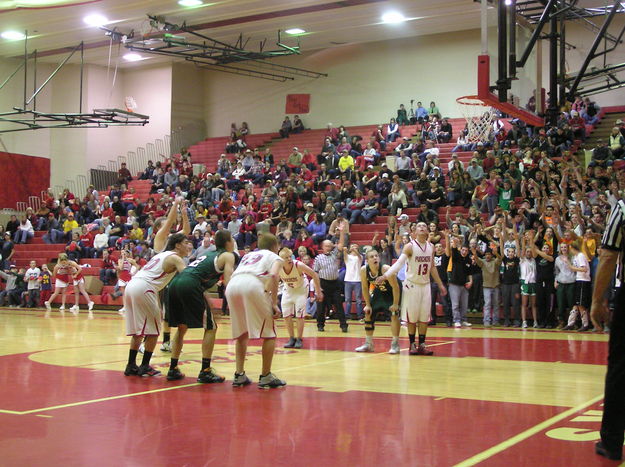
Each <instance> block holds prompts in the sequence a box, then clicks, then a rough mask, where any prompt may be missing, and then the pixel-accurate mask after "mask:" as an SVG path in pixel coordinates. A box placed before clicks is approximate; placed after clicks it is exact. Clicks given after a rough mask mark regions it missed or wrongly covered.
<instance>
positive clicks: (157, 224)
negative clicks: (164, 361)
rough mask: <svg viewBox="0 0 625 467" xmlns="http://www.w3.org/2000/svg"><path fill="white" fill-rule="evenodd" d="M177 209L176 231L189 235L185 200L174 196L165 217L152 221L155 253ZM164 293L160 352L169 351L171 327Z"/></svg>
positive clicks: (168, 233) (163, 246) (175, 215)
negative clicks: (180, 219)
mask: <svg viewBox="0 0 625 467" xmlns="http://www.w3.org/2000/svg"><path fill="white" fill-rule="evenodd" d="M178 210H180V212H181V216H182V217H181V218H182V229H181V230H180V231H179V232H178V233H183V234H185V235H189V234H190V233H191V225H190V223H189V215H188V212H187V202H186V201H185V200H184V199H183V198H176V199H175V200H174V202H173V204H172V206H171V208H170V209H169V212H168V213H167V217H159V218H158V219H156V220H155V221H154V232H156V233H155V234H154V243H153V245H152V247H153V248H154V251H156V252H157V253H161V252H162V251H163V250H164V249H165V245H166V244H167V239H168V238H169V236H170V234H171V229H172V228H173V227H174V224H175V223H176V220H177V219H178ZM165 293H166V291H165V289H163V291H162V292H161V293H160V295H159V298H160V301H161V311H162V316H163V344H162V345H161V351H162V352H171V341H170V336H171V328H170V327H169V323H168V322H167V319H166V317H165V310H164V307H163V305H162V303H163V302H164V300H163V296H164V294H165Z"/></svg>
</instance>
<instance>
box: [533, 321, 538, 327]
mask: <svg viewBox="0 0 625 467" xmlns="http://www.w3.org/2000/svg"><path fill="white" fill-rule="evenodd" d="M534 329H538V322H537V321H534Z"/></svg>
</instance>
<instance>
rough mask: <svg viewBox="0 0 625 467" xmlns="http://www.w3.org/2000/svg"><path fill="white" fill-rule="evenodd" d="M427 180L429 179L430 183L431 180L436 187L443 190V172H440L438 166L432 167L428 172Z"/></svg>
mask: <svg viewBox="0 0 625 467" xmlns="http://www.w3.org/2000/svg"><path fill="white" fill-rule="evenodd" d="M428 178H429V179H430V181H432V180H433V181H435V182H436V183H438V186H439V187H440V188H445V176H444V175H443V171H442V170H441V168H440V167H438V166H434V167H432V170H431V171H430V174H429V175H428Z"/></svg>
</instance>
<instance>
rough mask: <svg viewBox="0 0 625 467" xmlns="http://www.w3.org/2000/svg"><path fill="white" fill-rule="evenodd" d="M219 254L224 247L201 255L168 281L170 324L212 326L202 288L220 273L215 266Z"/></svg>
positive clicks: (209, 284) (174, 325) (213, 325)
mask: <svg viewBox="0 0 625 467" xmlns="http://www.w3.org/2000/svg"><path fill="white" fill-rule="evenodd" d="M222 253H225V250H217V251H211V252H208V253H206V255H202V256H200V257H199V258H198V259H196V260H195V261H193V262H192V263H191V264H189V265H188V266H187V267H186V268H185V270H184V271H182V272H181V273H180V274H178V275H177V276H176V277H174V279H173V280H172V281H171V283H170V284H169V288H168V293H167V297H166V302H165V303H166V307H167V315H168V318H169V325H170V326H171V327H177V326H178V325H180V324H183V325H186V326H187V327H189V328H204V329H209V330H210V329H214V328H215V323H214V322H213V317H212V314H211V312H210V309H209V307H208V306H207V303H206V300H205V299H204V291H206V290H207V289H209V288H211V287H212V286H214V285H215V284H216V283H217V281H219V278H220V277H221V275H222V274H223V271H220V270H219V269H218V268H217V260H218V258H219V256H220V255H221V254H222Z"/></svg>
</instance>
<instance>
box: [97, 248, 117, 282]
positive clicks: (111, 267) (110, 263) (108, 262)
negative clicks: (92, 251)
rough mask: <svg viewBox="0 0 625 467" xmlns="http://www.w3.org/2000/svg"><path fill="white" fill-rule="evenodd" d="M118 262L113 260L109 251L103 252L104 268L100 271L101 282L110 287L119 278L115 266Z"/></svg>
mask: <svg viewBox="0 0 625 467" xmlns="http://www.w3.org/2000/svg"><path fill="white" fill-rule="evenodd" d="M116 265H117V262H116V261H114V260H113V259H111V257H110V255H109V252H108V250H104V251H103V252H102V266H101V269H100V280H101V281H102V283H103V284H104V285H110V284H111V283H113V281H114V280H115V278H116V277H117V271H116V269H115V266H116Z"/></svg>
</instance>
